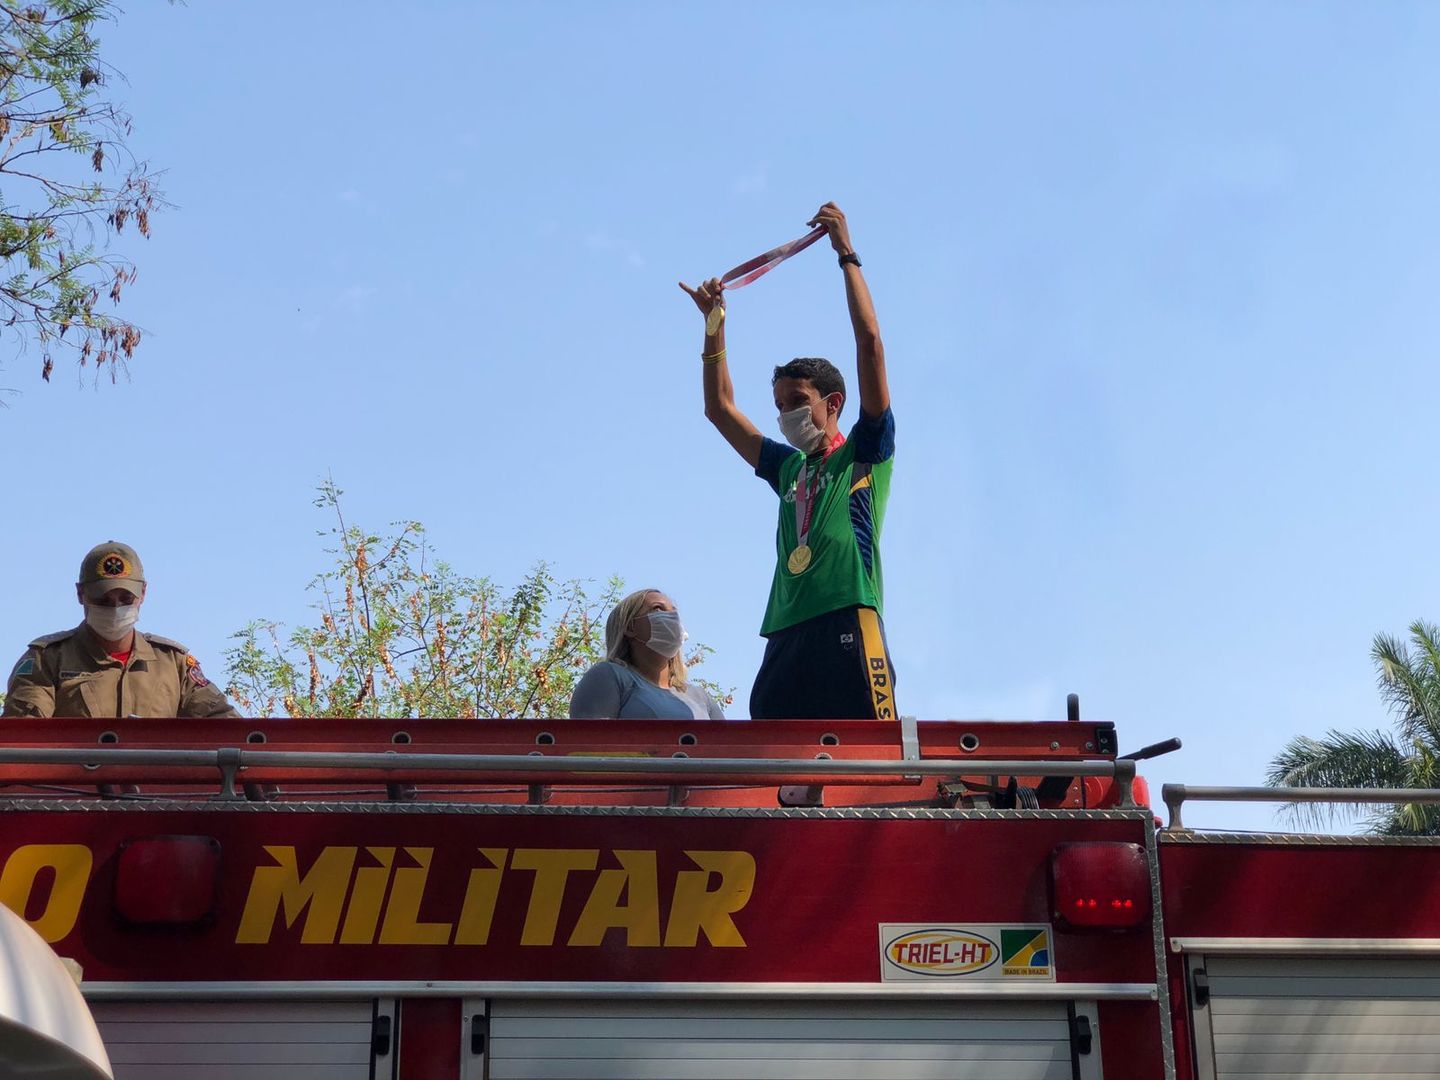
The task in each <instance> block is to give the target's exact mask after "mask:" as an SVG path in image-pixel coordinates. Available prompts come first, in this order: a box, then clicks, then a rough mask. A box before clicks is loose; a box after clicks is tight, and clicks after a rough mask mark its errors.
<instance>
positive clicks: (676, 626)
mask: <svg viewBox="0 0 1440 1080" xmlns="http://www.w3.org/2000/svg"><path fill="white" fill-rule="evenodd" d="M645 617H646V618H647V619H649V620H650V640H649V641H647V642H645V646H646V647H647V648H648V649H650V651H651V652H656V653H659V654H660V655H661V656H663V657H665V659H666V660H669V659H670V658H671V657H672V656H677V655H679V652H680V650H681V648H683V647H684V645H685V627H684V626H682V625H681V624H680V613H679V612H678V611H652V612H650V613H649V614H648V615H646V616H645Z"/></svg>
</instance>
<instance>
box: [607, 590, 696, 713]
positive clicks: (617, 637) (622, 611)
mask: <svg viewBox="0 0 1440 1080" xmlns="http://www.w3.org/2000/svg"><path fill="white" fill-rule="evenodd" d="M655 593H659V594H660V595H661V596H665V595H666V594H665V593H663V592H661V591H660V590H659V589H639V590H637V591H636V592H632V593H631V594H630V595H629V596H627V597H625V599H624V600H621V601H620V602H619V603H618V604H616V605H615V606H614V607H613V608H611V609H610V614H609V615H608V616H606V618H605V659H606V660H612V661H614V662H615V663H617V664H624V665H625V666H626V667H629V666H630V639H629V638H628V637H626V636H625V628H626V627H627V626H629V625H630V624H631V623H632V622H634V621H635V619H636V618H638V617H639V616H640V615H641V614H642V611H641V609H642V608H644V607H645V604H646V598H647V597H649V596H651V595H653V594H655ZM685 681H686V676H685V650H684V649H681V650H680V651H679V652H678V653H676V654H675V655H674V656H672V657H671V658H670V685H671V686H673V687H674V688H675V689H676V690H684V689H685Z"/></svg>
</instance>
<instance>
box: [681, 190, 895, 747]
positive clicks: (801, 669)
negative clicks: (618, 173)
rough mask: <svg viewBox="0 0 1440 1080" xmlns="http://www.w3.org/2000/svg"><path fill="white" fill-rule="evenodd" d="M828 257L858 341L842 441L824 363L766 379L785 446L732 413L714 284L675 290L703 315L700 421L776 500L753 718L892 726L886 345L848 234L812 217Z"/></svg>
mask: <svg viewBox="0 0 1440 1080" xmlns="http://www.w3.org/2000/svg"><path fill="white" fill-rule="evenodd" d="M810 224H811V225H813V226H820V227H823V228H824V229H825V231H826V233H827V234H828V235H829V238H830V246H831V247H833V248H834V249H835V254H836V255H837V256H838V257H839V258H838V261H839V264H840V272H841V274H842V276H843V277H844V280H845V297H846V301H847V303H848V306H849V309H850V324H851V328H852V330H853V331H854V334H855V355H856V368H857V374H858V376H859V378H858V380H857V381H858V383H859V391H860V393H859V396H860V409H859V416H858V417H857V418H856V420H855V423H854V425H853V426H852V427H851V429H850V437H849V439H848V440H847V439H846V437H845V436H844V435H843V434H841V432H840V414H841V412H842V411H843V410H844V408H845V406H846V404H847V401H848V398H847V395H846V393H845V379H844V376H842V375H841V374H840V372H839V370H838V369H837V368H836V367H835V365H834V364H832V363H830V362H829V361H828V360H822V359H819V358H815V357H809V358H800V359H796V360H792V361H790V362H789V363H788V364H782V365H780V366H779V367H777V368H776V369H775V371H774V374H773V376H772V377H771V380H770V385H771V389H772V390H773V391H774V396H775V411H776V412H777V413H778V414H779V422H780V431H781V433H782V434H783V435H784V436H785V442H786V443H789V445H788V446H787V445H785V443H780V442H776V441H775V440H774V439H767V438H765V437H764V436H763V435H761V434H760V430H759V428H757V427H756V426H755V425H754V424H753V423H751V421H750V420H749V418H748V417H746V415H745V414H744V413H743V412H741V411H740V409H739V407H738V406H737V405H736V404H735V391H734V386H733V385H732V383H731V381H730V371H729V368H728V367H727V366H726V358H725V306H724V304H725V301H724V292H723V290H724V285H722V284H721V282H720V281H719V279H716V278H712V279H711V280H709V281H707V282H705V283H704V284H703V285H701V286H700V287H699V288H695V289H692V288H690V286H688V285H686V284H684V283H683V282H682V283H681V284H680V287H681V288H682V289H684V290H685V291H686V292H687V293H689V294H690V298H691V299H692V300H694V301H695V306H696V307H698V308H699V309H700V313H701V314H702V315H704V316H705V343H704V347H703V348H702V349H701V352H700V359H701V361H702V362H703V364H702V372H703V388H704V393H705V416H706V417H707V418H708V419H709V420H710V422H711V423H712V424H714V425H715V427H716V428H717V429H718V430H719V432H720V434H721V435H723V436H724V437H725V441H726V442H728V443H729V444H730V445H731V447H732V448H734V450H735V451H736V452H737V453H738V454H739V455H740V456H741V457H742V458H744V459H745V463H746V464H747V465H749V466H750V467H751V468H753V469H754V470H755V475H756V476H758V477H760V478H761V479H763V480H764V481H766V482H767V483H768V484H769V485H770V486H771V488H773V489H774V491H775V493H776V494H777V495H778V496H780V522H779V526H778V528H777V529H776V537H775V539H776V549H777V551H776V554H777V556H778V558H777V565H776V567H775V574H774V577H773V578H772V581H771V586H770V600H769V603H768V605H767V606H766V609H765V618H764V620H763V622H762V624H761V627H760V633H761V635H762V636H764V637H765V638H766V644H765V657H764V659H763V660H762V661H761V663H760V671H759V673H758V674H757V675H756V676H755V685H754V688H753V689H752V690H751V691H750V715H751V716H752V717H754V718H755V719H757V720H760V719H806V718H814V719H840V720H848V719H854V720H863V719H896V718H898V717H899V713H898V712H897V711H896V708H895V674H894V670H893V668H892V666H891V663H890V653H889V649H888V648H887V646H886V644H885V629H884V626H883V624H882V623H881V619H880V609H881V594H882V584H881V574H880V528H881V525H882V524H883V522H884V519H885V502H886V499H887V497H888V495H889V491H890V471H891V466H892V465H893V460H894V454H895V417H894V416H893V414H892V413H891V412H890V387H889V384H888V382H887V380H886V377H885V347H884V345H883V344H882V343H881V341H880V324H879V322H878V320H877V319H876V317H875V306H874V304H873V303H872V302H871V299H870V290H869V288H868V286H866V284H865V278H864V276H863V275H862V274H861V272H860V259H859V256H857V255H856V254H855V248H854V247H853V246H852V245H851V243H850V227H849V225H848V224H847V223H846V220H845V215H844V214H843V213H841V212H840V208H839V207H838V206H836V205H835V204H834V203H826V204H825V205H824V206H822V207H821V208H820V209H819V210H817V211H816V212H815V216H814V217H813V218H811V219H810Z"/></svg>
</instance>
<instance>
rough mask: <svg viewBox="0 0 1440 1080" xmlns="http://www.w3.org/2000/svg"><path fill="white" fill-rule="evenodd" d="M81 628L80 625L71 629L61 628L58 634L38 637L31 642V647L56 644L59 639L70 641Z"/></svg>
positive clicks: (40, 647)
mask: <svg viewBox="0 0 1440 1080" xmlns="http://www.w3.org/2000/svg"><path fill="white" fill-rule="evenodd" d="M79 629H80V627H78V626H76V627H73V628H72V629H69V630H61V631H60V632H59V633H56V634H46V635H45V636H44V637H37V638H35V639H34V640H33V641H31V642H30V648H32V649H43V648H45V646H47V645H54V644H55V643H56V642H58V641H68V640H69V639H70V638H72V637H74V636H75V632H76V631H77V630H79Z"/></svg>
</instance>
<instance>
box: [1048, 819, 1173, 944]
mask: <svg viewBox="0 0 1440 1080" xmlns="http://www.w3.org/2000/svg"><path fill="white" fill-rule="evenodd" d="M1050 890H1051V894H1050V895H1051V900H1052V905H1051V910H1052V913H1053V916H1054V919H1055V922H1056V923H1057V924H1058V925H1059V926H1060V927H1061V928H1063V929H1067V930H1107V929H1108V930H1121V929H1126V928H1128V927H1134V926H1140V925H1143V924H1144V923H1146V922H1148V921H1149V919H1150V870H1149V865H1148V863H1147V862H1146V857H1145V849H1144V848H1143V847H1141V846H1140V845H1139V844H1126V843H1117V842H1113V841H1087V842H1081V843H1071V844H1059V845H1057V846H1056V847H1055V850H1054V851H1052V852H1051V854H1050Z"/></svg>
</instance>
